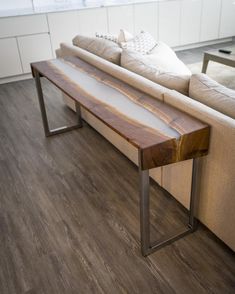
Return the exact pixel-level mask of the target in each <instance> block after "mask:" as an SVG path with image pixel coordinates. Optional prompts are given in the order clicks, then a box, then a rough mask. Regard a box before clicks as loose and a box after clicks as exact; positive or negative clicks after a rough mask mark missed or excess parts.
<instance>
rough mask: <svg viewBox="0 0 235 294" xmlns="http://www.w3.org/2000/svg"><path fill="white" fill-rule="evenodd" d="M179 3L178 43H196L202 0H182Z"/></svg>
mask: <svg viewBox="0 0 235 294" xmlns="http://www.w3.org/2000/svg"><path fill="white" fill-rule="evenodd" d="M181 5H182V7H181V26H180V45H185V44H192V43H198V42H199V39H200V23H201V9H202V1H201V0H182V2H181Z"/></svg>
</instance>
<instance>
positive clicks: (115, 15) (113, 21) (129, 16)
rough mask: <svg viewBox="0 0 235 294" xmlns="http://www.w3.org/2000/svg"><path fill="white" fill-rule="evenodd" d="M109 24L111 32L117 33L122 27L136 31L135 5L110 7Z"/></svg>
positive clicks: (129, 30) (131, 31)
mask: <svg viewBox="0 0 235 294" xmlns="http://www.w3.org/2000/svg"><path fill="white" fill-rule="evenodd" d="M108 25H109V32H110V33H111V34H115V35H117V34H118V33H119V31H120V29H125V30H127V31H128V32H130V33H132V34H133V33H134V15H133V6H132V5H125V6H115V7H108Z"/></svg>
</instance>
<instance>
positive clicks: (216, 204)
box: [57, 43, 235, 250]
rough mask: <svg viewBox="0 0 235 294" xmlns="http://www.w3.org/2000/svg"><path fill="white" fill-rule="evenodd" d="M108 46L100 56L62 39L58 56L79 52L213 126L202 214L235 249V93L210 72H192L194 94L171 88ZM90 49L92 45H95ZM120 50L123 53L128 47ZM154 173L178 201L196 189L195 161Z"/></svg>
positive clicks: (105, 131) (122, 146)
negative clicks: (137, 70) (131, 65)
mask: <svg viewBox="0 0 235 294" xmlns="http://www.w3.org/2000/svg"><path fill="white" fill-rule="evenodd" d="M92 48H93V47H92ZM103 49H104V48H103ZM103 49H102V50H101V51H99V52H98V55H100V56H102V54H103V56H102V57H103V58H101V57H100V56H97V55H96V52H95V50H94V52H93V53H91V52H88V51H87V50H84V49H82V48H79V47H77V46H74V45H70V44H65V43H62V44H61V46H60V49H58V50H57V56H58V57H63V56H69V55H72V56H77V57H79V58H81V59H83V60H85V61H86V62H88V63H90V64H92V65H94V66H96V67H97V68H99V69H101V70H103V71H105V72H107V73H109V74H110V75H113V76H115V77H117V78H119V79H120V80H123V81H125V82H126V83H128V84H131V85H132V86H134V87H136V88H138V89H141V90H142V91H144V92H146V93H148V94H150V95H152V96H153V97H155V98H156V99H160V100H163V101H164V102H165V103H168V104H170V105H173V106H174V107H176V108H179V109H180V110H183V111H184V112H186V113H188V114H190V115H192V116H194V117H197V118H199V119H200V120H202V121H204V122H206V123H207V124H209V125H210V126H211V138H210V149H209V154H208V156H205V157H203V158H202V159H201V161H200V162H201V163H200V186H199V187H198V193H199V198H200V201H199V207H198V210H197V216H198V218H199V220H200V221H201V222H202V223H203V224H205V225H206V226H207V227H208V228H209V229H210V230H211V231H212V232H213V233H214V234H215V235H217V236H218V237H219V238H220V239H221V240H222V241H224V242H225V243H226V244H227V245H228V246H229V247H230V248H231V249H233V250H235V229H234V225H235V119H234V118H235V92H234V91H230V90H228V89H225V88H224V87H222V86H220V85H218V84H217V83H215V82H214V81H212V80H210V79H209V78H207V76H205V75H197V76H195V75H193V76H192V77H189V83H188V95H185V94H182V93H180V92H179V91H176V90H174V87H172V85H171V88H172V89H169V88H168V87H166V84H164V86H162V85H160V84H158V83H155V82H153V81H150V80H149V79H147V78H145V77H143V76H140V75H138V74H136V73H133V72H132V71H130V70H127V69H125V68H123V67H122V66H120V65H121V64H120V63H119V62H120V61H117V62H116V63H117V64H115V63H113V62H111V61H112V60H111V61H109V59H110V57H112V50H111V49H110V50H108V51H107V50H106V52H105V53H104V50H103ZM89 51H92V50H90V49H89ZM100 52H101V53H100ZM102 52H103V53H102ZM94 53H95V54H94ZM107 53H108V56H107ZM116 53H117V54H120V57H121V58H122V56H121V54H122V50H120V52H116ZM116 53H115V54H116ZM116 57H117V56H116ZM104 58H106V59H104ZM116 60H118V59H116ZM119 60H120V59H119ZM143 75H144V74H143ZM65 100H66V103H67V104H68V105H69V106H70V107H71V108H74V105H73V102H72V101H71V100H70V99H69V98H67V97H65ZM220 106H221V111H220ZM82 116H83V118H84V119H85V120H86V121H87V122H88V123H89V124H90V125H91V126H92V127H94V128H95V129H96V130H97V131H98V132H99V133H101V134H102V135H103V136H104V137H105V138H107V139H108V140H109V141H110V142H111V143H112V144H113V145H115V146H116V147H117V148H118V149H119V150H120V151H121V152H122V153H123V154H125V155H126V156H127V157H128V158H129V159H130V160H132V161H133V162H135V163H136V164H137V152H136V150H135V148H133V146H132V145H130V144H128V143H127V142H126V141H124V140H123V139H122V138H121V137H120V136H119V135H117V134H115V133H114V132H113V131H112V130H110V129H109V128H107V127H106V126H105V125H104V124H103V123H101V122H100V121H98V120H97V119H96V118H95V117H93V116H92V115H91V114H89V113H88V112H86V111H85V110H82ZM150 174H151V176H152V177H153V178H154V179H155V180H156V181H157V182H158V183H159V184H160V185H161V186H162V187H164V188H165V189H166V190H167V191H169V192H170V193H171V194H172V195H173V196H174V197H175V198H176V199H177V200H178V201H180V202H181V203H182V204H183V205H184V206H185V207H188V205H189V196H190V190H191V174H192V161H191V160H188V161H185V162H180V163H177V164H173V165H168V166H164V167H162V168H157V169H153V170H152V171H151V173H150Z"/></svg>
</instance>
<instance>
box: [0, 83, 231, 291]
mask: <svg viewBox="0 0 235 294" xmlns="http://www.w3.org/2000/svg"><path fill="white" fill-rule="evenodd" d="M44 86H45V94H46V97H47V101H48V105H47V106H48V111H49V115H50V118H51V121H52V122H54V124H53V125H52V127H55V126H60V125H63V124H64V122H65V121H68V122H70V123H72V121H73V120H74V119H75V117H74V115H73V113H72V112H71V111H70V110H69V109H67V108H66V107H64V105H63V103H62V102H61V101H60V102H58V101H59V100H58V98H59V97H60V93H58V92H57V91H56V90H55V89H54V88H53V87H51V86H50V85H49V83H46V82H44ZM151 195H152V202H151V212H152V215H151V216H152V223H153V226H152V233H153V235H154V237H157V238H161V237H162V236H163V235H164V233H165V232H171V231H172V230H173V229H174V228H177V227H179V226H181V225H183V224H184V223H185V221H186V212H185V211H184V209H183V208H182V207H181V206H180V205H179V204H178V203H177V202H176V201H174V200H173V199H172V198H171V197H170V196H168V195H163V194H162V193H161V192H160V191H158V189H157V186H156V185H154V184H152V188H151ZM138 213H139V212H138V172H137V168H136V167H135V166H134V165H133V164H132V163H131V162H130V161H129V160H128V159H126V158H125V157H124V156H123V155H121V153H119V151H117V150H116V149H115V148H114V147H113V146H112V145H111V144H109V143H108V142H107V141H106V140H105V139H104V138H103V137H102V136H100V135H99V134H98V133H97V132H96V131H95V130H93V129H92V128H91V127H89V126H88V125H84V127H83V128H82V129H79V130H76V131H73V132H71V133H67V134H63V135H59V136H56V137H52V138H49V139H46V138H45V137H44V134H43V130H42V124H41V118H40V114H39V107H38V103H37V99H36V91H35V86H34V82H33V80H27V81H20V82H15V83H11V84H5V85H1V86H0V293H1V294H18V293H25V294H26V293H27V294H35V293H37V294H38V293H40V294H41V293H46V294H54V293H55V294H60V293H61V294H62V293H63V294H67V293H74V294H77V293H78V294H80V293H86V294H89V293H111V294H113V293H114V294H115V293H117V294H119V293H131V294H132V293H141V294H142V293H146V294H147V293H164V294H168V293H183V294H185V293H186V294H187V293H196V294H203V293H220V294H229V293H231V294H232V293H235V256H234V253H233V252H232V251H231V250H229V249H228V248H227V247H226V246H225V245H223V244H222V242H220V241H219V240H218V239H217V238H216V237H214V235H213V234H212V233H210V232H209V231H208V230H207V229H206V228H204V227H203V226H200V227H199V229H198V231H197V232H195V233H194V234H191V235H189V236H187V237H185V238H184V239H181V240H179V241H177V242H175V243H174V244H172V245H170V246H167V247H165V248H163V249H161V250H159V251H158V252H156V253H154V254H152V255H151V256H149V257H147V258H144V257H142V256H141V254H140V250H139V245H140V244H139V223H138ZM228 225H232V224H228Z"/></svg>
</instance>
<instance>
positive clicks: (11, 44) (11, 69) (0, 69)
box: [0, 38, 23, 78]
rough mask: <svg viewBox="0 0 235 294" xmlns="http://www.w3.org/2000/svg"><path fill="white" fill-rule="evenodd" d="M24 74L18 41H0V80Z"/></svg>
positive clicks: (11, 39)
mask: <svg viewBox="0 0 235 294" xmlns="http://www.w3.org/2000/svg"><path fill="white" fill-rule="evenodd" d="M22 73H23V72H22V67H21V62H20V56H19V52H18V48H17V41H16V39H15V38H6V39H0V78H3V77H9V76H14V75H19V74H22Z"/></svg>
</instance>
